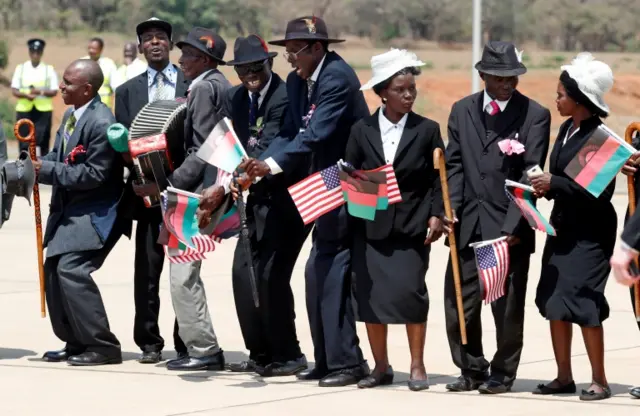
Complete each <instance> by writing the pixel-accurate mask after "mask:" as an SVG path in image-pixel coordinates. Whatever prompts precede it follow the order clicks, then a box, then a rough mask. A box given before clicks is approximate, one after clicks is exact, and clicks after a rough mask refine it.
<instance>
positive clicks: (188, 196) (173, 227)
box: [161, 188, 200, 248]
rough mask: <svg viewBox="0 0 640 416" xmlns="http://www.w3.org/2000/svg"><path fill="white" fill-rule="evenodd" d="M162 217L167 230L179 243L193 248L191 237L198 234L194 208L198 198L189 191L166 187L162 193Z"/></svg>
mask: <svg viewBox="0 0 640 416" xmlns="http://www.w3.org/2000/svg"><path fill="white" fill-rule="evenodd" d="M161 197H162V218H163V220H164V224H165V226H166V227H167V230H168V231H169V232H170V233H171V234H173V235H174V236H175V237H176V238H177V239H178V240H179V241H180V242H181V243H183V244H185V245H187V246H188V247H191V248H195V244H194V242H193V241H192V239H193V237H195V236H196V235H198V234H200V230H199V228H198V219H197V217H196V210H197V209H198V204H199V203H200V198H199V197H198V195H196V194H192V193H190V192H185V191H179V190H177V189H173V188H171V189H166V190H165V191H164V192H163V193H162V194H161Z"/></svg>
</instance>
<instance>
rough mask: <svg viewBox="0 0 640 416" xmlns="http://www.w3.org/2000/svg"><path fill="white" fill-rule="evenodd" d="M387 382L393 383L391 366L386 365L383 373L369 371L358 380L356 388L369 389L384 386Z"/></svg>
mask: <svg viewBox="0 0 640 416" xmlns="http://www.w3.org/2000/svg"><path fill="white" fill-rule="evenodd" d="M389 384H393V368H392V367H391V366H389V367H387V369H386V370H385V372H384V373H378V374H374V373H371V374H370V375H368V376H367V377H365V378H363V379H362V380H360V381H358V388H360V389H370V388H372V387H376V386H386V385H389Z"/></svg>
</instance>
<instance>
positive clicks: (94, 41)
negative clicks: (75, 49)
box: [82, 38, 122, 108]
mask: <svg viewBox="0 0 640 416" xmlns="http://www.w3.org/2000/svg"><path fill="white" fill-rule="evenodd" d="M103 49H104V41H103V40H102V39H101V38H91V40H89V45H88V46H87V52H88V53H89V55H88V56H85V57H83V58H82V59H93V60H94V61H96V62H98V65H100V69H102V75H103V76H104V82H103V83H102V87H100V89H99V90H98V94H100V98H101V99H102V102H103V103H105V104H106V105H107V106H108V107H109V108H113V96H114V92H115V90H116V88H117V87H118V85H120V84H122V81H121V80H120V74H119V73H118V67H117V66H116V63H115V62H114V61H113V59H111V58H107V57H106V56H102V50H103Z"/></svg>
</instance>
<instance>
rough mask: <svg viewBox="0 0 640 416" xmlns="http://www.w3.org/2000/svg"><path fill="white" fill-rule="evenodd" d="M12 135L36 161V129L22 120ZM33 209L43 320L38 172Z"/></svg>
mask: <svg viewBox="0 0 640 416" xmlns="http://www.w3.org/2000/svg"><path fill="white" fill-rule="evenodd" d="M23 124H26V125H27V127H28V128H29V134H27V137H24V136H22V135H21V134H20V127H21V126H22V125H23ZM13 134H14V135H15V136H16V139H18V140H19V141H21V142H24V143H29V157H31V160H34V161H35V160H36V159H37V156H36V127H35V125H34V124H33V122H32V121H31V120H29V119H26V118H22V119H20V120H18V121H17V122H16V124H15V125H14V126H13ZM33 209H34V211H35V214H36V215H35V216H36V247H37V250H38V272H39V274H40V314H41V315H42V317H43V318H44V317H45V316H47V312H46V309H45V297H44V259H43V251H44V249H43V248H42V217H41V216H40V187H39V186H38V172H36V181H35V183H34V184H33Z"/></svg>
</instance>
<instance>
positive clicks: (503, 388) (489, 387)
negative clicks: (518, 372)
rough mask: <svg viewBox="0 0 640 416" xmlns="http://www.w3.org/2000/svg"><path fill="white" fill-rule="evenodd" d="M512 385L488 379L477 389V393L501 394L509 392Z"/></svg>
mask: <svg viewBox="0 0 640 416" xmlns="http://www.w3.org/2000/svg"><path fill="white" fill-rule="evenodd" d="M511 386H513V383H506V384H505V383H502V382H500V381H498V380H494V379H489V380H488V381H487V382H485V383H483V384H482V385H481V386H480V387H478V391H479V392H480V393H482V394H502V393H506V392H509V391H511Z"/></svg>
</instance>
